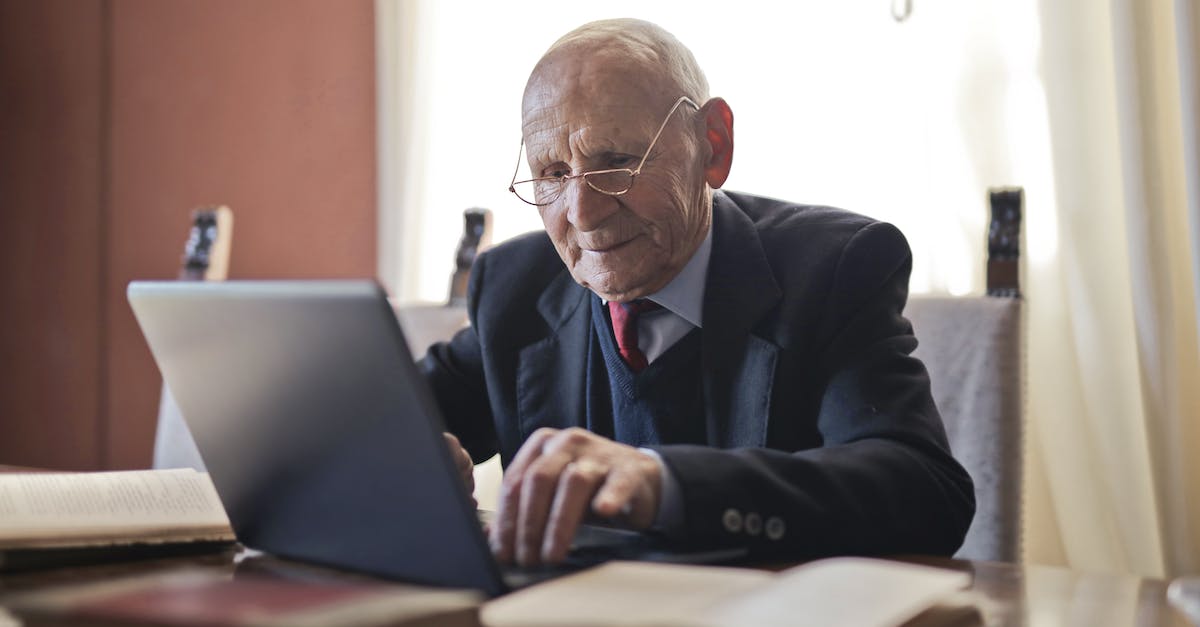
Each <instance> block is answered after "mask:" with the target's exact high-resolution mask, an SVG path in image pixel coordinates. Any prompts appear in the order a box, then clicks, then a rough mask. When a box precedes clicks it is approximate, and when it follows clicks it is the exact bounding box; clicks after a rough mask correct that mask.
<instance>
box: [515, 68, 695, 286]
mask: <svg viewBox="0 0 1200 627" xmlns="http://www.w3.org/2000/svg"><path fill="white" fill-rule="evenodd" d="M613 65H614V64H613V63H612V62H611V60H610V61H608V62H605V61H604V60H596V59H595V56H593V57H591V60H589V61H588V62H582V63H580V62H576V61H575V60H574V59H570V58H568V59H564V60H563V61H562V62H557V63H556V62H553V61H552V62H549V63H543V64H542V66H540V67H539V69H538V71H537V72H536V73H535V75H534V77H533V79H532V80H531V82H530V86H529V88H528V89H527V90H526V95H525V102H524V107H523V109H524V111H523V115H522V119H523V127H524V134H525V148H526V152H527V158H528V160H529V165H530V170H531V172H532V175H533V176H556V175H561V174H567V173H570V174H578V173H581V172H588V171H592V170H602V169H610V168H629V169H635V168H637V166H638V162H639V161H640V160H641V158H642V155H643V154H645V151H646V148H647V147H648V146H649V145H650V142H651V140H652V139H653V138H654V133H655V131H657V130H658V125H659V124H661V123H662V119H663V116H665V115H666V114H667V111H668V110H670V108H671V105H672V104H673V103H674V101H675V100H676V99H677V98H678V97H679V96H680V94H677V93H667V92H666V89H669V88H665V87H664V86H663V83H664V82H666V81H655V80H653V78H652V77H643V80H641V81H638V80H636V79H637V78H638V77H637V76H632V77H631V70H629V69H628V68H618V70H617V71H613V70H610V69H609V68H612V67H613ZM618 65H619V64H618ZM622 70H623V71H622ZM695 115H696V111H695V110H694V109H692V108H691V107H688V106H687V105H684V106H681V107H680V108H679V109H678V110H677V111H675V113H674V114H672V116H671V119H670V120H669V121H668V122H667V126H666V128H665V129H664V130H663V134H662V136H661V137H660V138H659V140H658V143H656V144H655V145H654V149H653V151H652V152H651V153H650V156H649V158H648V159H646V164H645V165H644V166H643V168H642V171H641V174H639V175H638V176H637V178H636V179H635V180H634V183H633V187H632V188H630V190H629V191H628V192H626V193H625V194H623V195H620V196H610V195H606V194H603V193H601V192H598V191H596V190H594V189H592V188H591V187H589V186H588V185H587V183H586V182H584V181H583V180H581V179H572V180H570V181H568V182H567V183H566V188H565V189H564V190H563V193H562V195H561V196H560V197H559V198H558V199H557V200H556V201H555V202H553V203H552V204H549V205H546V206H543V207H539V210H540V212H541V216H542V223H543V224H544V225H545V227H546V232H547V233H548V234H549V236H550V239H551V240H552V241H553V242H554V247H555V248H556V249H557V250H558V254H559V256H560V257H561V258H562V260H563V263H565V264H566V266H567V269H568V270H570V272H571V276H572V277H574V278H575V280H576V281H577V282H578V283H579V284H580V285H583V286H584V287H587V288H589V289H591V290H592V291H593V292H595V293H596V294H598V295H600V296H601V297H602V298H604V299H606V300H615V301H619V302H625V301H628V300H632V299H634V298H639V297H642V296H645V295H647V294H651V293H654V292H656V291H658V290H659V289H661V288H662V287H663V286H665V285H666V284H667V283H668V282H670V280H671V279H672V278H674V277H675V275H676V274H678V273H679V271H680V270H681V269H682V268H683V266H684V265H686V264H687V262H688V260H689V259H690V258H691V256H692V253H693V252H695V250H696V247H697V246H698V245H699V244H700V242H701V241H702V240H703V239H704V237H705V235H706V234H707V232H708V226H709V222H710V220H711V205H710V201H709V199H708V193H709V192H708V188H707V187H706V185H705V180H704V171H703V164H702V157H701V155H699V152H700V146H699V144H698V142H697V141H696V138H695V137H694V135H695V133H696V131H695V128H696V125H695V118H694V117H693V116H695Z"/></svg>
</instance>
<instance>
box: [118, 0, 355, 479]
mask: <svg viewBox="0 0 1200 627" xmlns="http://www.w3.org/2000/svg"><path fill="white" fill-rule="evenodd" d="M112 27H113V31H112V41H113V51H112V60H113V61H112V63H113V73H112V98H113V100H112V120H111V123H112V152H111V162H112V185H111V199H110V204H111V235H110V237H109V241H108V249H107V254H108V257H109V260H110V261H109V263H110V274H109V281H108V283H107V285H106V286H105V287H106V291H107V293H108V294H110V295H112V298H111V299H110V300H109V302H108V318H109V328H108V332H109V345H110V350H109V352H108V361H107V363H108V368H109V379H110V386H111V387H110V391H109V394H108V397H107V398H108V406H107V413H108V415H109V416H110V419H109V422H108V432H107V441H106V443H105V446H106V451H107V457H106V460H105V462H106V464H107V465H108V466H111V467H137V466H143V465H145V464H146V463H148V461H149V458H150V451H151V442H152V435H153V425H154V418H155V415H156V412H157V403H158V385H159V384H158V383H157V382H158V380H159V379H158V372H157V369H156V368H155V366H154V364H153V361H152V360H151V357H150V353H149V350H148V349H147V348H146V347H145V344H144V341H143V339H142V337H141V334H140V332H139V331H138V330H137V326H136V323H135V321H134V319H133V317H132V314H131V312H130V310H129V307H128V304H127V303H126V302H125V299H124V297H123V294H124V290H125V286H126V284H127V283H128V282H129V281H130V280H133V279H146V278H169V277H173V276H174V275H175V272H176V270H177V266H178V262H179V257H180V253H181V250H182V245H183V241H184V236H185V235H186V227H187V216H188V213H189V208H191V207H194V206H197V205H200V204H204V203H222V204H227V205H229V206H230V207H232V208H233V211H234V221H235V226H234V238H233V254H232V260H231V263H230V276H231V277H232V278H251V277H253V278H281V277H282V278H291V277H301V278H308V277H317V278H325V277H370V276H374V275H375V220H376V218H375V215H376V214H375V193H376V191H375V105H374V103H375V69H374V68H375V65H374V54H375V49H374V22H373V5H372V3H371V2H370V1H369V0H358V1H356V2H341V1H332V0H323V1H305V2H297V1H294V0H256V1H255V2H232V1H221V2H212V1H211V0H175V1H172V2H161V1H159V0H115V2H114V3H113V16H112Z"/></svg>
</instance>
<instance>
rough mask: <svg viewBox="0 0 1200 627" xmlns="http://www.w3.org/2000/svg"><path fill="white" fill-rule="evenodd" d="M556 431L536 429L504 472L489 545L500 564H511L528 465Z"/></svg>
mask: <svg viewBox="0 0 1200 627" xmlns="http://www.w3.org/2000/svg"><path fill="white" fill-rule="evenodd" d="M554 433H556V431H555V430H554V429H538V430H537V431H535V432H534V433H533V435H531V436H529V439H528V440H526V441H525V444H524V445H522V446H521V449H520V450H519V451H517V454H516V456H515V457H513V461H512V463H510V464H509V465H508V468H506V469H505V470H504V478H503V479H502V481H501V483H500V496H499V499H498V500H497V502H496V516H495V518H494V519H493V520H492V526H491V534H490V535H489V537H488V542H489V544H490V545H491V547H492V553H493V554H494V555H495V556H496V559H497V560H498V561H500V562H501V563H508V562H511V561H512V559H513V554H514V552H515V546H516V536H517V519H518V516H519V515H520V510H521V485H522V482H523V481H524V476H525V471H526V469H527V468H528V467H529V464H531V463H533V462H534V461H536V460H537V459H538V458H539V457H540V456H541V455H542V446H543V444H544V443H545V442H546V440H548V439H550V437H551V436H553V435H554Z"/></svg>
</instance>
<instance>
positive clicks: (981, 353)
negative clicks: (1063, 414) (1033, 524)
mask: <svg viewBox="0 0 1200 627" xmlns="http://www.w3.org/2000/svg"><path fill="white" fill-rule="evenodd" d="M1022 200H1023V194H1022V192H1021V190H1020V189H1004V190H993V191H992V192H991V207H992V218H991V227H990V228H989V231H988V288H987V292H988V295H987V296H977V297H928V296H915V297H913V298H911V299H909V303H908V307H907V308H906V310H905V315H906V316H907V317H908V319H909V320H910V321H911V322H912V325H913V330H914V332H915V333H916V335H917V338H918V339H919V340H920V344H919V345H918V347H917V350H916V351H915V352H914V355H916V356H917V357H919V358H921V360H922V361H923V362H925V366H926V368H928V369H929V376H930V379H931V380H932V387H933V397H934V401H935V402H936V403H937V406H938V409H939V410H940V411H941V414H942V420H943V421H944V422H945V424H946V434H947V436H948V437H949V439H950V448H951V450H952V451H953V453H954V456H955V458H956V459H958V460H959V462H960V463H962V465H963V466H964V467H965V468H966V469H967V472H969V473H970V474H971V477H972V479H974V481H975V501H976V511H975V519H974V521H973V522H972V523H971V528H970V529H969V530H968V532H967V538H966V541H965V542H964V543H963V546H962V548H961V549H960V550H959V552H958V554H957V555H956V556H957V557H962V558H967V559H976V560H993V561H1006V562H1014V561H1018V560H1019V559H1020V556H1021V516H1022V511H1021V485H1022V474H1021V473H1022V465H1023V459H1024V456H1023V431H1024V385H1023V384H1024V377H1023V372H1024V370H1023V367H1022V365H1023V362H1022V359H1023V357H1022V352H1023V337H1024V335H1023V329H1022V313H1021V310H1022V307H1023V301H1022V299H1021V296H1020V282H1019V277H1020V272H1019V253H1020V251H1019V242H1020V235H1019V234H1020V221H1021V208H1022V206H1021V203H1022Z"/></svg>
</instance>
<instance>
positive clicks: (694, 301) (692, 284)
mask: <svg viewBox="0 0 1200 627" xmlns="http://www.w3.org/2000/svg"><path fill="white" fill-rule="evenodd" d="M710 256H712V221H711V220H710V221H709V223H708V234H707V235H705V236H704V241H703V242H700V246H699V247H697V248H696V252H694V253H692V258H691V259H689V260H688V262H687V265H685V266H684V267H683V270H680V271H679V274H677V275H675V278H673V279H671V282H670V283H667V284H666V285H665V286H663V288H662V289H661V290H658V291H657V292H655V293H653V294H650V295H649V296H647V297H646V298H648V299H650V300H652V301H654V302H656V303H658V304H660V305H662V306H663V308H665V309H668V310H670V311H671V312H672V313H674V314H675V315H677V316H679V317H680V318H683V319H684V320H687V321H688V322H690V323H691V324H693V325H695V326H697V327H703V326H704V325H702V324H701V323H702V322H703V318H704V316H703V314H704V284H705V280H706V279H707V278H708V259H709V257H710Z"/></svg>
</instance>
